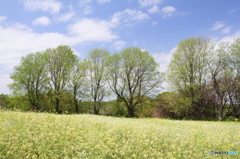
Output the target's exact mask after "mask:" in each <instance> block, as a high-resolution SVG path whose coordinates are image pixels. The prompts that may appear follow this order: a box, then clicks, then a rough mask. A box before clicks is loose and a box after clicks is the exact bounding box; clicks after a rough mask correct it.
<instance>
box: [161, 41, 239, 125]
mask: <svg viewBox="0 0 240 159" xmlns="http://www.w3.org/2000/svg"><path fill="white" fill-rule="evenodd" d="M239 75H240V38H239V39H235V40H234V42H233V43H228V42H222V43H220V44H215V43H214V42H213V41H212V40H211V39H209V38H189V39H186V40H184V41H181V42H180V43H179V45H178V46H177V48H176V50H175V51H174V53H173V56H172V60H171V62H170V64H169V66H168V71H167V72H166V77H167V82H168V83H169V85H170V86H171V88H172V89H173V90H174V91H173V92H169V93H163V94H162V95H160V96H158V97H159V103H158V104H159V107H160V112H161V111H163V112H165V115H166V114H169V116H171V117H174V118H182V117H190V118H192V119H207V118H217V119H218V120H222V119H223V118H225V117H229V116H232V117H236V118H240V76H239ZM163 112H162V114H164V113H163ZM160 114H161V113H160Z"/></svg>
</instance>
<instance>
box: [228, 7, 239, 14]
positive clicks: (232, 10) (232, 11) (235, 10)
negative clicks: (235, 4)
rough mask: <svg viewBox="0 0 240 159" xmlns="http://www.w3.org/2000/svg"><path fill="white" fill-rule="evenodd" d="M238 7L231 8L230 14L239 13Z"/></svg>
mask: <svg viewBox="0 0 240 159" xmlns="http://www.w3.org/2000/svg"><path fill="white" fill-rule="evenodd" d="M237 11H238V9H237V8H234V9H231V10H230V11H228V14H235V13H237Z"/></svg>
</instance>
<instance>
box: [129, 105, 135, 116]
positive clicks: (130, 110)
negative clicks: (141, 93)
mask: <svg viewBox="0 0 240 159" xmlns="http://www.w3.org/2000/svg"><path fill="white" fill-rule="evenodd" d="M128 116H129V118H133V117H134V108H133V107H131V106H129V107H128Z"/></svg>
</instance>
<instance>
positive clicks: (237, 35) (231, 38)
mask: <svg viewBox="0 0 240 159" xmlns="http://www.w3.org/2000/svg"><path fill="white" fill-rule="evenodd" d="M236 38H240V30H238V31H237V32H236V33H234V34H233V35H230V36H225V37H223V38H222V39H220V40H219V41H218V43H221V42H230V43H232V42H233V41H234V39H236Z"/></svg>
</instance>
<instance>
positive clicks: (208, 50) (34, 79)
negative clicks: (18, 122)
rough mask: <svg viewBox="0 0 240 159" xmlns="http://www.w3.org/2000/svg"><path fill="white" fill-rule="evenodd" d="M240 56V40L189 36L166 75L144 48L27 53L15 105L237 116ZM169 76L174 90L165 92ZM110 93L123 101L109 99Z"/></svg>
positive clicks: (18, 70) (17, 76) (18, 72)
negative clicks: (79, 54) (79, 53)
mask: <svg viewBox="0 0 240 159" xmlns="http://www.w3.org/2000/svg"><path fill="white" fill-rule="evenodd" d="M239 60H240V38H238V39H235V40H234V42H232V43H228V42H222V43H215V42H214V41H213V40H212V39H210V38H204V37H193V38H188V39H185V40H183V41H181V42H180V43H179V44H178V46H177V47H176V49H175V51H174V53H173V55H172V59H171V62H170V63H169V65H168V69H167V71H166V72H165V73H161V72H159V70H158V69H159V65H158V64H157V63H156V61H155V60H154V58H153V57H152V56H151V54H150V53H149V52H148V51H143V50H141V49H139V48H134V47H129V48H126V49H124V50H122V51H121V52H119V53H114V54H110V52H109V51H107V50H106V49H93V50H90V51H89V52H88V56H87V58H86V59H79V58H78V57H77V56H76V55H75V54H73V51H72V49H71V48H70V47H69V46H64V45H61V46H58V47H57V48H49V49H47V50H45V51H42V52H35V53H31V54H28V55H26V56H24V57H22V59H21V61H20V64H19V65H17V66H15V67H14V71H13V73H12V74H11V76H10V77H11V78H12V79H13V83H12V84H10V85H9V88H10V89H11V91H12V94H13V96H12V97H11V102H10V103H18V104H12V107H17V106H18V105H21V104H22V103H24V104H23V105H27V106H28V109H32V110H34V111H49V112H57V113H63V112H65V111H68V112H70V113H83V112H84V113H86V112H88V113H94V114H102V113H101V111H103V110H104V113H103V114H112V115H120V116H121V115H123V116H128V117H135V116H143V117H164V118H173V119H196V120H216V119H217V120H223V119H226V118H234V119H235V118H240V93H239V92H240V78H239V73H240V65H239ZM163 81H165V82H167V83H168V90H169V92H163V93H160V92H161V91H162V87H161V84H162V82H163ZM156 94H158V95H157V96H156ZM107 97H110V98H115V99H114V100H108V101H106V99H107ZM13 101H15V102H13ZM17 101H18V102H17ZM19 101H21V103H19ZM10 105H11V104H10Z"/></svg>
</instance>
